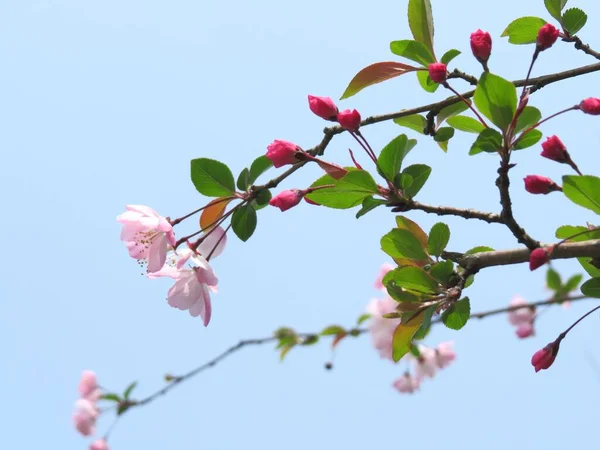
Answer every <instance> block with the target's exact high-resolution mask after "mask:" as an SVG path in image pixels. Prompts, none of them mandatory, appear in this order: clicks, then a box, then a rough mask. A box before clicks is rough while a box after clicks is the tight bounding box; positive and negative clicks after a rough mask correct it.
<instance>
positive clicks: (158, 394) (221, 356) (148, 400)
mask: <svg viewBox="0 0 600 450" xmlns="http://www.w3.org/2000/svg"><path fill="white" fill-rule="evenodd" d="M598 242H599V246H600V240H599V241H598ZM559 249H560V247H559ZM489 253H492V252H489ZM496 253H498V252H496ZM472 256H475V255H472ZM586 298H589V297H586V296H584V295H574V296H570V297H565V298H559V299H556V298H551V299H548V300H541V301H538V302H534V303H529V304H527V305H525V306H524V305H518V306H508V307H504V308H497V309H491V310H489V311H482V312H479V313H473V314H471V317H472V318H477V319H483V318H485V317H489V316H494V315H498V314H503V313H507V312H510V311H515V310H517V309H522V308H524V307H532V306H544V305H553V304H558V303H559V302H565V301H569V302H575V301H579V300H583V299H586ZM431 323H432V325H433V324H438V323H441V317H437V318H436V319H434V320H432V321H431ZM353 331H354V336H360V335H362V334H365V333H367V332H368V331H369V329H368V328H358V329H354V330H353ZM318 334H319V333H299V334H296V336H298V337H300V338H307V337H310V336H315V335H318ZM330 337H331V338H335V335H332V336H330ZM277 340H278V338H277V337H276V336H268V337H263V338H258V339H244V340H242V341H239V342H238V343H237V344H235V345H232V346H231V347H229V348H228V349H227V350H225V351H223V352H222V353H220V354H218V355H217V356H215V357H214V358H213V359H211V360H209V361H208V362H206V363H204V364H202V365H200V366H198V367H196V368H195V369H193V370H191V371H189V372H188V373H186V374H184V375H181V376H176V377H172V381H170V382H169V384H167V385H166V386H165V387H163V388H162V389H160V390H158V391H156V392H155V393H153V394H151V395H149V396H148V397H146V398H144V399H142V400H138V401H135V400H130V401H129V402H128V405H129V409H133V408H136V407H140V406H144V405H147V404H149V403H151V402H153V401H154V400H156V399H157V398H159V397H162V396H163V395H166V394H167V393H169V392H170V391H171V390H172V389H174V388H175V387H176V386H178V385H180V384H181V383H183V382H184V381H187V380H189V379H190V378H193V377H195V376H196V375H199V374H200V373H202V372H204V371H206V370H208V369H210V368H212V367H215V366H216V365H217V364H219V363H220V362H221V361H223V360H224V359H226V358H228V357H229V356H231V355H233V354H234V353H237V352H238V351H240V350H242V349H243V348H245V347H250V346H255V345H263V344H268V343H272V342H276V341H277Z"/></svg>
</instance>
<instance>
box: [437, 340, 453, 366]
mask: <svg viewBox="0 0 600 450" xmlns="http://www.w3.org/2000/svg"><path fill="white" fill-rule="evenodd" d="M435 356H436V362H437V366H438V368H440V369H445V368H446V367H448V366H449V365H450V364H451V363H452V362H454V360H455V359H456V353H455V351H454V341H448V342H440V343H439V344H438V346H437V347H436V349H435Z"/></svg>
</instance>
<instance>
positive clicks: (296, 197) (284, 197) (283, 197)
mask: <svg viewBox="0 0 600 450" xmlns="http://www.w3.org/2000/svg"><path fill="white" fill-rule="evenodd" d="M305 194H306V191H302V190H300V189H288V190H286V191H281V192H280V193H279V194H277V195H275V196H274V197H273V198H272V199H271V200H269V205H271V206H275V207H277V208H279V209H280V210H281V211H282V212H283V211H287V210H288V209H290V208H293V207H294V206H296V205H297V204H298V203H300V201H301V200H302V198H303V197H304V195H305Z"/></svg>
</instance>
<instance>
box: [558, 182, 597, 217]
mask: <svg viewBox="0 0 600 450" xmlns="http://www.w3.org/2000/svg"><path fill="white" fill-rule="evenodd" d="M562 180H563V192H564V194H565V195H566V196H567V198H568V199H569V200H571V201H572V202H573V203H576V204H577V205H579V206H583V207H584V208H588V209H591V210H592V211H594V212H595V213H596V214H600V178H598V177H595V176H592V175H565V176H563V178H562Z"/></svg>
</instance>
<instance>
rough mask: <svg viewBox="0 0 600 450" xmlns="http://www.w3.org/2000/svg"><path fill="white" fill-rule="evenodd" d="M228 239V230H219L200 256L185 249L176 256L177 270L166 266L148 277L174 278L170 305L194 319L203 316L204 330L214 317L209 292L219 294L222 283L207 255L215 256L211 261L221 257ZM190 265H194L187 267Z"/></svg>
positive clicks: (198, 253) (201, 249)
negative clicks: (218, 286) (219, 285)
mask: <svg viewBox="0 0 600 450" xmlns="http://www.w3.org/2000/svg"><path fill="white" fill-rule="evenodd" d="M225 239H226V238H225V230H223V229H222V228H221V227H217V228H215V229H214V231H213V232H212V233H210V234H208V235H207V237H206V238H205V240H204V241H203V242H202V243H201V244H200V246H199V247H198V249H197V252H194V251H192V250H191V249H186V250H184V251H182V252H180V253H179V254H178V255H177V258H178V259H177V262H176V265H175V267H172V266H170V265H165V266H164V267H163V268H162V269H161V270H160V271H158V272H155V273H151V274H149V275H148V278H159V277H170V278H173V279H174V280H175V284H174V285H173V286H172V287H171V289H169V292H168V293H167V303H168V304H169V305H170V306H172V307H173V308H177V309H180V310H182V311H185V310H187V311H189V313H190V315H191V316H192V317H198V316H200V317H201V318H202V322H203V324H204V326H207V325H208V324H209V322H210V318H211V313H212V303H211V298H210V291H212V292H217V284H218V281H219V280H218V279H217V276H216V275H215V273H214V271H213V269H212V267H211V266H210V264H209V263H208V261H207V260H206V258H205V255H206V257H208V255H209V254H210V253H211V252H212V255H211V258H216V257H217V256H219V255H220V254H221V252H222V251H223V249H224V247H225ZM217 242H218V245H217ZM188 262H190V263H192V264H193V265H192V266H191V267H184V266H185V265H186V263H188Z"/></svg>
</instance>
